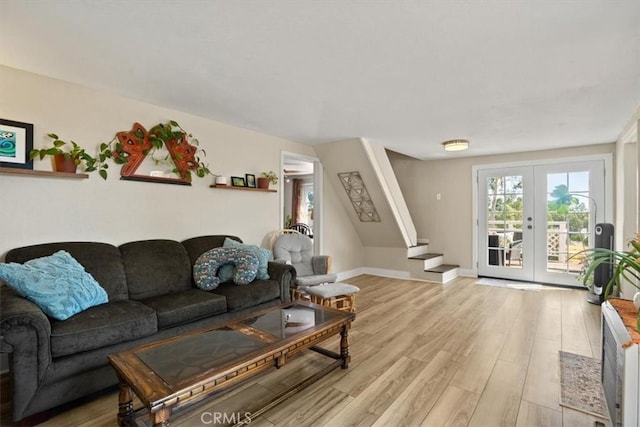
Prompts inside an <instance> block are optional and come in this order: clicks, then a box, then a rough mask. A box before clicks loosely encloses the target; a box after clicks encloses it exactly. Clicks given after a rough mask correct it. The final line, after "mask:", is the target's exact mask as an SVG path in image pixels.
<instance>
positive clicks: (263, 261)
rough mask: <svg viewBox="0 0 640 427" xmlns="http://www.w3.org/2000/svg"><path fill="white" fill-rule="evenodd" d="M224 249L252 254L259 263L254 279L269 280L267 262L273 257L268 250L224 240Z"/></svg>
mask: <svg viewBox="0 0 640 427" xmlns="http://www.w3.org/2000/svg"><path fill="white" fill-rule="evenodd" d="M224 247H225V248H236V249H245V250H248V251H250V252H252V253H254V254H255V255H256V256H257V257H258V261H259V262H260V264H259V265H258V274H256V278H258V279H260V280H268V279H269V272H268V265H269V261H270V260H271V259H273V255H272V254H271V251H270V250H269V249H265V248H261V247H259V246H257V245H247V244H244V243H240V242H237V241H235V240H233V239H225V240H224Z"/></svg>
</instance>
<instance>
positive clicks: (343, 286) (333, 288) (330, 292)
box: [304, 283, 360, 298]
mask: <svg viewBox="0 0 640 427" xmlns="http://www.w3.org/2000/svg"><path fill="white" fill-rule="evenodd" d="M359 290H360V288H359V287H357V286H353V285H350V284H348V283H328V284H326V285H319V286H311V287H309V288H305V290H304V291H305V292H306V293H308V294H311V295H315V296H317V297H320V298H332V297H337V296H338V295H351V294H355V293H356V292H358V291H359Z"/></svg>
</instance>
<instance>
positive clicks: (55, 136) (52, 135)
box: [47, 133, 60, 139]
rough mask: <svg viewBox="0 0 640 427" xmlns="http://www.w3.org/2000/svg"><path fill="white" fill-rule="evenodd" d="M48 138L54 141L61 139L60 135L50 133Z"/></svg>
mask: <svg viewBox="0 0 640 427" xmlns="http://www.w3.org/2000/svg"><path fill="white" fill-rule="evenodd" d="M47 136H48V137H49V138H53V139H60V138H58V135H56V134H55V133H48V134H47Z"/></svg>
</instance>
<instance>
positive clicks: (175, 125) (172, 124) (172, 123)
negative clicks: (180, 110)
mask: <svg viewBox="0 0 640 427" xmlns="http://www.w3.org/2000/svg"><path fill="white" fill-rule="evenodd" d="M169 124H170V125H171V126H174V127H177V128H179V127H180V125H179V124H178V122H176V121H175V120H170V121H169Z"/></svg>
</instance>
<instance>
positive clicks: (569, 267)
mask: <svg viewBox="0 0 640 427" xmlns="http://www.w3.org/2000/svg"><path fill="white" fill-rule="evenodd" d="M477 182H478V239H477V240H478V275H481V276H488V277H498V278H505V279H515V280H525V281H532V282H534V281H535V282H540V283H552V284H560V285H574V286H579V285H580V283H579V282H578V280H577V276H578V274H579V273H580V271H581V269H582V256H581V255H576V254H578V253H579V252H580V251H582V250H584V249H587V248H589V247H590V242H593V228H594V226H595V224H596V223H597V222H602V221H603V220H604V207H605V205H604V203H605V197H604V190H605V185H604V160H594V161H587V162H574V163H553V164H545V165H537V166H526V167H505V168H490V169H480V170H478V180H477ZM598 207H599V208H600V211H598Z"/></svg>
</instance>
